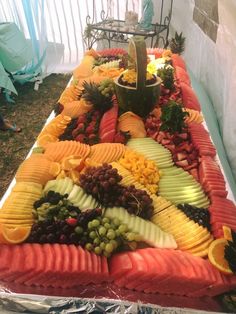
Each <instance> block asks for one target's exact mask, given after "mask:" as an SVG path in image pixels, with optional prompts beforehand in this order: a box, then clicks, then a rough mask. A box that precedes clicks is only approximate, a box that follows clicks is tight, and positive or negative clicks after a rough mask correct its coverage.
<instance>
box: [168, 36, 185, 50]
mask: <svg viewBox="0 0 236 314" xmlns="http://www.w3.org/2000/svg"><path fill="white" fill-rule="evenodd" d="M185 40H186V38H185V37H183V33H182V32H181V33H180V34H178V33H177V32H175V37H173V38H171V40H170V50H171V51H172V52H173V53H177V54H179V55H181V54H182V53H183V52H184V49H185Z"/></svg>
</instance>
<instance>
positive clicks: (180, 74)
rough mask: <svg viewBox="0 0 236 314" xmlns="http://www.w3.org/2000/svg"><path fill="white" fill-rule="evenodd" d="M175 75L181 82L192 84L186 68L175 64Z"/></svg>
mask: <svg viewBox="0 0 236 314" xmlns="http://www.w3.org/2000/svg"><path fill="white" fill-rule="evenodd" d="M175 76H176V78H177V80H178V81H179V82H181V83H185V84H187V85H189V86H190V85H191V80H190V77H189V75H188V72H186V70H185V69H183V68H182V67H179V66H178V65H176V66H175Z"/></svg>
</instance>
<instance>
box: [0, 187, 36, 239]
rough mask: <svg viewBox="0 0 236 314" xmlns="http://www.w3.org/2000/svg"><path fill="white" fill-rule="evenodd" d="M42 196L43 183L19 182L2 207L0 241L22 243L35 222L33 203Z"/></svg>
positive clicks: (0, 212) (0, 210)
mask: <svg viewBox="0 0 236 314" xmlns="http://www.w3.org/2000/svg"><path fill="white" fill-rule="evenodd" d="M41 196H42V185H41V184H38V183H33V182H17V183H16V184H15V186H14V187H13V189H12V192H11V194H10V195H9V196H8V198H7V199H6V201H5V202H4V204H3V207H2V209H0V243H21V242H23V241H24V240H25V239H26V238H27V237H28V235H29V233H30V230H31V226H32V224H33V223H34V218H33V214H32V210H33V204H34V202H35V201H36V200H38V199H39V198H40V197H41Z"/></svg>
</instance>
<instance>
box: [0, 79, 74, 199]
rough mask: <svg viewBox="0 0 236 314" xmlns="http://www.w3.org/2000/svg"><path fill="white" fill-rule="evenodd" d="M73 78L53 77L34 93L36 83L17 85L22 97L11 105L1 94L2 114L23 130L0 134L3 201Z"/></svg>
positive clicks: (0, 176)
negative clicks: (54, 107)
mask: <svg viewBox="0 0 236 314" xmlns="http://www.w3.org/2000/svg"><path fill="white" fill-rule="evenodd" d="M70 76H71V75H69V74H68V75H63V74H52V75H50V76H48V77H47V78H45V79H44V80H43V83H42V84H41V85H40V87H39V90H38V91H35V90H34V83H26V84H24V85H16V89H17V91H18V96H16V97H14V100H15V104H10V103H7V102H6V101H5V98H4V96H3V94H0V115H1V116H2V117H3V118H4V119H8V120H9V121H10V122H12V123H16V125H17V126H19V127H21V128H22V132H21V133H14V132H12V131H0V199H1V198H2V196H3V194H4V193H5V191H6V189H7V187H8V185H9V184H10V182H11V180H12V179H13V177H14V175H15V173H16V170H17V168H18V167H19V165H20V163H21V162H22V161H23V160H24V159H25V157H26V156H27V154H28V152H29V150H30V148H31V147H32V146H33V144H34V142H35V140H36V138H37V136H38V134H39V132H40V130H41V129H42V127H43V125H44V123H45V121H46V119H47V117H48V116H49V115H50V113H51V111H52V110H53V106H54V105H55V104H56V103H57V100H58V98H59V96H60V94H61V93H62V91H63V90H64V89H65V87H66V85H67V83H68V81H69V79H70Z"/></svg>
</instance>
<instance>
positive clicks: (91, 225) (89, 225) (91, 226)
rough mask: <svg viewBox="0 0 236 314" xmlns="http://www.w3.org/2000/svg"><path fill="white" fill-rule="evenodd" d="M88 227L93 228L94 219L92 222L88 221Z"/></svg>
mask: <svg viewBox="0 0 236 314" xmlns="http://www.w3.org/2000/svg"><path fill="white" fill-rule="evenodd" d="M88 229H89V230H91V229H93V224H92V221H90V222H89V223H88Z"/></svg>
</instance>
